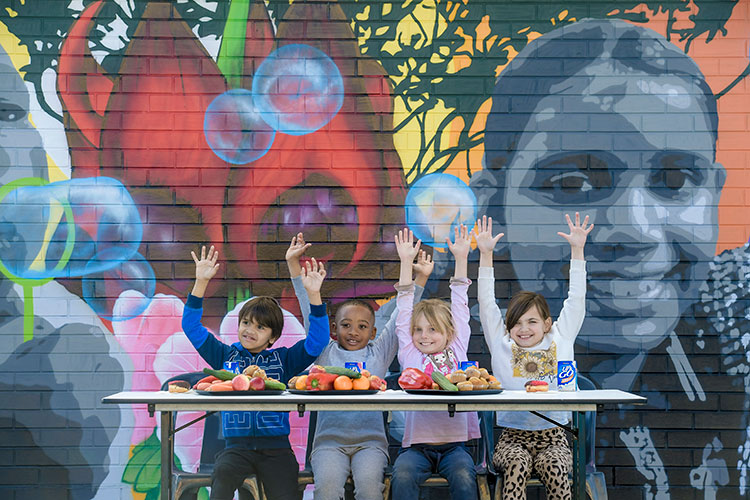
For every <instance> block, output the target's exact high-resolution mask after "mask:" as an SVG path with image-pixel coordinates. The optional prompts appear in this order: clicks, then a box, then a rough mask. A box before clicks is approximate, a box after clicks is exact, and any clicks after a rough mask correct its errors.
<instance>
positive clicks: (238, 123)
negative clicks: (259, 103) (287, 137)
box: [203, 89, 276, 165]
mask: <svg viewBox="0 0 750 500" xmlns="http://www.w3.org/2000/svg"><path fill="white" fill-rule="evenodd" d="M203 133H204V134H205V136H206V142H207V143H208V145H209V146H210V147H211V150H212V151H213V152H214V153H215V154H216V156H218V157H219V158H221V159H222V160H224V161H226V162H228V163H232V164H234V165H244V164H245V163H250V162H251V161H255V160H257V159H258V158H260V157H262V156H263V155H265V154H266V153H267V152H268V150H269V149H270V148H271V144H273V140H274V137H275V136H276V131H275V130H274V129H272V128H271V127H269V126H268V125H267V124H266V122H265V121H263V119H262V118H261V115H260V114H259V113H258V111H257V110H256V108H255V105H254V104H253V94H252V93H251V92H250V91H249V90H246V89H232V90H229V91H227V92H224V93H223V94H221V95H219V96H218V97H216V98H215V99H214V100H213V101H211V104H209V105H208V108H207V109H206V115H205V117H204V119H203Z"/></svg>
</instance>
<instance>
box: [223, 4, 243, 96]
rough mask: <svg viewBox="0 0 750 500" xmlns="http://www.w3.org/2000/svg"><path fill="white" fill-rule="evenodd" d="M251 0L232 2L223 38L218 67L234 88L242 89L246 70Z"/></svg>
mask: <svg viewBox="0 0 750 500" xmlns="http://www.w3.org/2000/svg"><path fill="white" fill-rule="evenodd" d="M249 13H250V0H231V3H230V5H229V13H228V15H227V23H226V25H225V26H224V33H223V35H222V37H221V47H220V48H219V56H218V57H217V58H216V65H217V66H218V67H219V71H221V73H222V74H223V75H224V77H225V78H226V79H227V83H229V86H230V87H232V88H240V87H242V76H243V73H244V68H245V32H246V31H247V18H248V15H249Z"/></svg>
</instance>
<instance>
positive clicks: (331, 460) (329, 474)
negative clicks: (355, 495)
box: [310, 448, 350, 500]
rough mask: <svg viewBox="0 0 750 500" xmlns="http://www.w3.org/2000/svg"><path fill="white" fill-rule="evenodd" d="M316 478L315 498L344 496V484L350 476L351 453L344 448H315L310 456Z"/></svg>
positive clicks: (327, 499) (319, 499)
mask: <svg viewBox="0 0 750 500" xmlns="http://www.w3.org/2000/svg"><path fill="white" fill-rule="evenodd" d="M310 463H311V464H312V470H313V478H314V479H315V491H314V493H313V495H314V498H315V500H339V499H341V498H344V485H345V484H346V478H347V477H349V470H350V467H349V455H348V454H347V453H346V452H345V451H344V449H343V448H322V449H315V450H313V452H312V455H311V456H310Z"/></svg>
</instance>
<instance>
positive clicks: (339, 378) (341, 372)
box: [287, 365, 386, 391]
mask: <svg viewBox="0 0 750 500" xmlns="http://www.w3.org/2000/svg"><path fill="white" fill-rule="evenodd" d="M287 386H288V387H289V389H296V390H299V391H368V390H375V391H384V390H385V387H386V383H385V380H383V379H382V378H380V377H378V376H377V375H370V372H368V371H367V370H362V372H361V373H360V372H358V371H356V370H350V369H348V368H341V367H340V366H320V365H313V367H312V368H310V371H309V373H308V374H307V375H298V376H296V377H292V378H291V379H290V380H289V383H288V384H287Z"/></svg>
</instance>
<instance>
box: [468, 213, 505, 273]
mask: <svg viewBox="0 0 750 500" xmlns="http://www.w3.org/2000/svg"><path fill="white" fill-rule="evenodd" d="M503 236H504V233H497V235H496V236H492V217H487V216H486V215H483V216H482V218H481V219H477V225H476V227H475V228H474V237H475V238H476V239H477V248H478V249H479V267H493V263H492V260H493V253H494V252H495V246H496V245H497V242H498V241H499V240H500V238H502V237H503Z"/></svg>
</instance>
